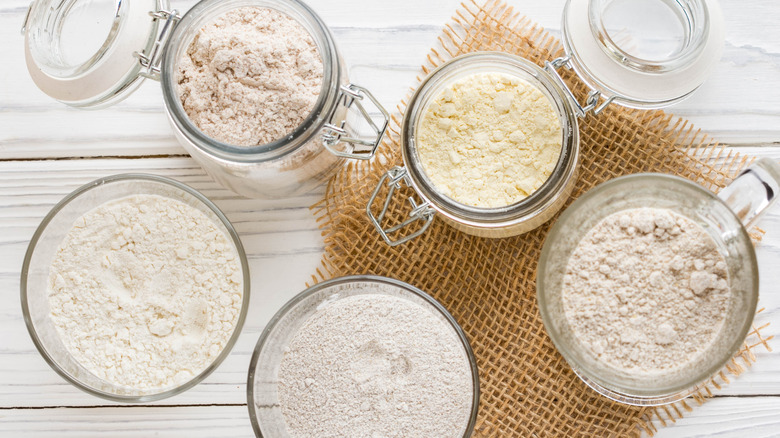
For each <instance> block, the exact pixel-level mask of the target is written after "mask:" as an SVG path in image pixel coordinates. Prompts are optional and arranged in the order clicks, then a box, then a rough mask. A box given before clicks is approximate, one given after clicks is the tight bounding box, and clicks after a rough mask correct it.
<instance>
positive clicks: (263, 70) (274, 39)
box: [177, 7, 323, 146]
mask: <svg viewBox="0 0 780 438" xmlns="http://www.w3.org/2000/svg"><path fill="white" fill-rule="evenodd" d="M322 71H323V64H322V59H321V58H320V55H319V52H318V49H317V46H316V44H315V43H314V40H313V39H312V37H311V35H310V34H309V33H308V32H307V31H306V29H304V28H303V26H301V24H299V23H298V22H297V21H295V20H294V19H293V18H291V17H289V16H287V15H285V14H283V13H281V12H277V11H273V10H270V9H264V8H258V7H242V8H237V9H234V10H231V11H229V12H227V13H226V14H224V15H222V16H220V17H218V18H217V19H216V20H214V21H213V22H211V23H209V24H207V25H205V26H204V27H203V28H202V29H201V30H200V32H198V34H197V35H196V36H195V38H194V39H193V41H192V43H191V44H190V46H189V47H188V49H187V52H186V53H185V54H184V55H183V56H182V57H181V58H180V59H179V64H178V77H177V79H178V80H177V82H178V92H179V98H180V99H181V102H182V106H183V107H184V110H185V111H186V113H187V115H188V116H189V118H190V120H191V121H192V122H193V123H194V124H195V126H197V127H198V129H200V130H201V131H202V132H203V133H204V134H206V135H207V136H209V137H211V138H213V139H215V140H218V141H221V142H223V143H227V144H231V145H235V146H256V145H262V144H266V143H270V142H272V141H274V140H278V139H280V138H283V137H284V136H286V135H288V134H290V133H291V132H292V131H293V130H294V129H295V128H297V127H298V126H299V125H300V124H301V123H302V122H303V121H304V120H305V119H306V117H307V116H308V115H309V114H310V113H311V112H312V110H313V109H314V104H315V103H316V102H317V98H318V97H319V94H320V88H321V86H322Z"/></svg>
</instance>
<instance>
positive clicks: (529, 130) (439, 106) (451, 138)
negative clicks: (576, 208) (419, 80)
mask: <svg viewBox="0 0 780 438" xmlns="http://www.w3.org/2000/svg"><path fill="white" fill-rule="evenodd" d="M562 142H563V134H562V131H561V122H560V120H559V119H558V114H557V113H556V111H555V109H554V108H553V105H552V103H551V102H550V99H548V98H547V96H545V95H544V93H542V91H541V90H540V89H539V88H538V87H536V86H534V85H533V84H531V83H530V82H528V81H525V80H523V79H521V78H519V77H516V76H511V75H507V74H503V73H477V74H472V75H469V76H466V77H464V78H461V79H458V80H456V81H453V83H451V84H448V85H447V87H446V88H445V89H444V90H443V91H441V92H440V93H439V95H438V96H435V97H434V98H433V100H432V102H431V103H430V104H428V106H427V107H426V109H425V113H424V115H423V117H422V119H421V121H420V126H419V128H418V130H417V151H418V154H419V156H420V162H421V163H422V166H423V169H424V170H425V173H426V174H427V175H428V177H429V178H430V180H431V182H432V183H433V185H434V186H435V187H436V188H437V189H438V190H439V191H441V192H442V193H443V194H445V195H447V196H449V197H450V198H452V199H454V200H455V201H458V202H460V203H462V204H466V205H472V206H475V207H483V208H498V207H506V206H508V205H512V204H515V203H517V202H520V201H522V200H523V199H525V198H526V197H528V196H530V195H531V194H533V193H534V192H535V191H536V190H538V189H539V187H541V186H542V184H544V182H545V181H547V179H548V178H549V177H550V175H551V174H552V172H553V170H554V169H555V166H556V164H557V163H558V158H559V157H560V155H561V146H562Z"/></svg>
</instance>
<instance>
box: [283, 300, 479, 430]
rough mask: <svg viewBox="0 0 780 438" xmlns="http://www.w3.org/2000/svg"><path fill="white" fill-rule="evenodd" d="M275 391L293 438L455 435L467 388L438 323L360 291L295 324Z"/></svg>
mask: <svg viewBox="0 0 780 438" xmlns="http://www.w3.org/2000/svg"><path fill="white" fill-rule="evenodd" d="M278 391H279V406H280V408H281V410H282V414H283V415H284V419H285V422H286V424H287V431H288V433H289V434H290V436H292V437H294V438H303V437H318V438H326V437H403V438H414V437H419V438H428V437H437V438H458V437H461V436H462V435H463V433H464V431H465V428H466V425H467V424H468V421H469V416H470V413H471V404H472V394H473V383H472V380H471V370H470V367H469V362H468V359H467V357H466V354H465V352H464V350H463V346H462V344H461V341H460V339H458V337H457V336H456V334H455V332H454V331H453V329H452V328H451V327H450V326H449V325H448V324H447V323H446V322H445V321H443V320H442V319H441V318H439V317H437V316H436V315H434V314H433V313H432V312H431V311H429V310H428V309H425V308H423V307H422V306H420V305H419V304H416V303H412V302H411V301H409V300H406V299H402V298H398V297H393V296H386V295H377V294H370V293H369V294H360V295H354V296H349V297H345V298H341V299H337V300H335V301H332V302H330V303H327V304H325V305H323V306H321V308H319V309H318V310H317V311H316V313H315V314H314V315H312V316H311V317H310V318H309V319H308V320H307V321H306V322H305V323H304V325H303V326H302V327H301V328H300V329H299V330H298V332H297V333H296V335H295V337H294V338H293V339H292V341H291V342H290V344H289V346H288V348H287V350H286V352H285V355H284V357H283V359H282V362H281V364H280V366H279V386H278Z"/></svg>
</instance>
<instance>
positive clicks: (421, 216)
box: [366, 166, 436, 246]
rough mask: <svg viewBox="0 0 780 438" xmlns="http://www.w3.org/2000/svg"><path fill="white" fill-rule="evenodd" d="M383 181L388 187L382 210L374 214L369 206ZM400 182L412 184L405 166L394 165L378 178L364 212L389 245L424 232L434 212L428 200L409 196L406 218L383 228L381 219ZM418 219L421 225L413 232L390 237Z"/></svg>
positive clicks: (408, 185)
mask: <svg viewBox="0 0 780 438" xmlns="http://www.w3.org/2000/svg"><path fill="white" fill-rule="evenodd" d="M385 183H387V187H388V193H387V197H386V198H385V201H384V204H383V205H382V210H381V211H380V212H379V214H378V215H376V216H375V215H374V213H373V212H372V211H371V207H372V206H373V205H374V201H376V198H377V197H378V196H379V191H380V190H381V189H382V186H383V185H385ZM401 183H403V184H404V185H405V186H406V187H411V186H412V183H411V179H410V177H409V174H408V173H407V171H406V168H404V167H399V166H395V167H393V168H392V169H390V170H388V171H387V173H385V174H384V175H383V176H382V178H381V179H380V180H379V182H378V183H377V185H376V188H375V189H374V192H373V193H372V194H371V197H370V198H369V199H368V205H367V206H366V214H368V218H369V219H370V220H371V223H372V224H373V225H374V228H376V230H377V231H378V232H379V234H380V235H381V236H382V238H383V239H384V240H385V242H387V244H388V245H390V246H398V245H401V244H403V243H406V242H408V241H410V240H412V239H414V238H415V237H417V236H419V235H421V234H422V233H424V232H425V231H426V230H427V229H428V227H429V226H430V225H431V222H433V216H434V214H435V213H436V210H434V209H433V207H431V204H430V203H429V202H427V201H423V202H422V203H419V204H418V203H417V201H415V199H414V197H412V196H410V197H409V198H408V199H409V205H410V206H411V211H410V212H409V216H408V217H407V218H406V220H404V221H403V222H401V223H400V224H397V225H393V226H392V227H389V228H384V227H383V226H382V221H383V220H384V218H385V216H386V214H387V211H388V209H389V208H390V201H392V199H393V196H394V195H395V192H396V191H397V190H399V189H401V188H402V187H403V186H402V185H401ZM418 221H419V222H422V225H421V226H420V228H418V229H417V230H415V231H414V232H413V233H410V234H407V235H406V236H403V237H401V238H398V239H396V240H393V239H392V238H391V236H392V235H395V234H397V233H398V232H399V231H401V230H403V229H405V228H407V227H409V226H411V225H412V224H413V223H415V222H418Z"/></svg>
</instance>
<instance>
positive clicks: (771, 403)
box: [655, 397, 780, 438]
mask: <svg viewBox="0 0 780 438" xmlns="http://www.w3.org/2000/svg"><path fill="white" fill-rule="evenodd" d="M656 424H657V426H658V427H659V428H660V429H659V431H658V433H657V434H656V435H655V438H693V437H714V436H717V437H721V438H744V437H751V438H770V437H777V436H778V430H780V399H778V398H777V397H717V398H714V399H711V400H709V401H707V402H706V403H705V404H704V405H703V406H699V407H695V408H694V410H693V412H689V413H686V414H685V417H683V418H682V419H681V420H677V421H676V422H675V423H673V424H669V426H667V427H661V424H660V423H658V422H656Z"/></svg>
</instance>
